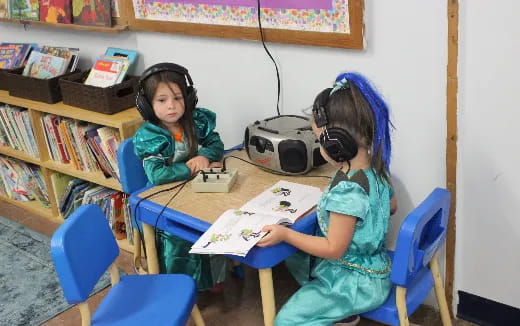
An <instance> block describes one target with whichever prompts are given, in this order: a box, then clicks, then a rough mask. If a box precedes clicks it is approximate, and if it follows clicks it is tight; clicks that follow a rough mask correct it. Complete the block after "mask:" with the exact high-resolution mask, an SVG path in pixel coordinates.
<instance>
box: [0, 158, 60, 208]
mask: <svg viewBox="0 0 520 326" xmlns="http://www.w3.org/2000/svg"><path fill="white" fill-rule="evenodd" d="M47 194H48V192H47V188H46V187H45V183H44V182H43V176H42V173H41V171H40V169H39V168H38V167H37V166H33V165H31V164H26V163H25V162H23V161H20V160H17V159H14V158H11V157H7V156H0V195H2V196H5V197H8V198H11V199H13V200H18V201H30V200H37V201H38V202H40V204H41V205H42V206H43V207H47V208H48V207H49V206H50V203H49V197H48V195H47Z"/></svg>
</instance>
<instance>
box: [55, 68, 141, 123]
mask: <svg viewBox="0 0 520 326" xmlns="http://www.w3.org/2000/svg"><path fill="white" fill-rule="evenodd" d="M88 74H89V71H84V72H81V73H76V74H72V75H69V76H67V77H63V78H61V79H60V87H61V93H62V94H63V103H64V104H68V105H72V106H76V107H79V108H82V109H86V110H90V111H96V112H99V113H104V114H114V113H117V112H120V111H122V110H125V109H128V108H130V107H133V106H135V96H136V94H137V86H138V82H139V77H135V76H126V77H125V80H124V81H123V82H122V83H119V84H116V85H113V86H110V87H97V86H91V85H85V84H83V82H84V81H85V79H86V78H87V76H88Z"/></svg>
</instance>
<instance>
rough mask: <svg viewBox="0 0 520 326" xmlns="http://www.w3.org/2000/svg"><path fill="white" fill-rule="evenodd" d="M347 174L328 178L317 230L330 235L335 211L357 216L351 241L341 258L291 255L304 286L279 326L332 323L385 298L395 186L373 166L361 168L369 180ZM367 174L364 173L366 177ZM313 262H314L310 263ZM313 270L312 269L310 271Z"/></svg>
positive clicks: (289, 262) (278, 321) (281, 316)
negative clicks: (359, 181)
mask: <svg viewBox="0 0 520 326" xmlns="http://www.w3.org/2000/svg"><path fill="white" fill-rule="evenodd" d="M357 172H358V171H352V172H350V173H349V175H348V176H345V175H344V174H343V172H341V171H339V172H338V174H343V176H342V178H340V180H342V181H339V182H337V181H335V180H337V178H336V177H338V175H336V177H335V178H333V180H332V181H331V182H330V183H329V185H328V187H327V189H326V190H325V191H324V193H323V194H322V196H321V198H320V201H319V202H318V205H317V216H318V225H319V228H318V230H317V231H316V235H317V236H321V237H326V236H327V232H328V228H329V217H330V212H337V213H341V214H345V215H350V216H355V217H357V222H356V229H355V232H354V236H353V238H352V241H351V243H350V245H349V247H348V249H347V251H346V252H345V254H344V255H343V257H341V258H340V259H321V258H315V261H314V263H313V264H312V263H311V259H310V257H309V255H308V254H305V253H303V252H301V251H300V252H298V253H296V254H295V255H293V256H291V257H289V258H288V259H287V260H286V263H287V266H288V267H289V270H290V271H291V273H292V274H293V276H294V277H295V278H296V280H297V281H298V282H299V283H300V285H302V287H301V288H300V289H299V290H298V291H297V292H296V293H295V294H294V295H293V296H292V297H291V298H290V299H289V301H288V302H287V303H286V304H285V305H284V306H283V307H282V309H281V310H280V312H279V313H278V315H277V316H276V320H275V325H276V326H285V325H287V326H293V325H299V326H300V325H313V326H314V325H316V326H317V325H320V326H321V325H323V326H325V325H332V324H333V323H334V322H336V321H339V320H341V319H343V318H346V317H349V316H352V315H356V314H360V313H363V312H366V311H370V310H372V309H375V308H377V307H378V306H380V305H381V304H383V303H384V302H385V300H386V298H387V297H388V294H389V293H390V290H391V287H392V285H391V282H390V279H389V274H390V267H391V262H390V258H389V257H388V255H387V253H386V247H385V239H386V234H387V231H388V225H389V218H390V198H391V197H392V195H393V193H392V189H391V187H390V186H389V185H388V183H387V182H384V181H382V180H381V179H379V178H377V177H376V175H375V174H374V172H373V170H371V169H366V170H360V171H359V173H358V175H359V174H360V173H361V174H364V176H366V178H365V180H366V181H367V182H366V186H365V187H363V186H362V185H360V184H359V183H357V182H354V181H350V177H352V176H353V175H355V174H356V173H357ZM364 176H363V178H364ZM311 264H312V267H311ZM309 271H310V273H309Z"/></svg>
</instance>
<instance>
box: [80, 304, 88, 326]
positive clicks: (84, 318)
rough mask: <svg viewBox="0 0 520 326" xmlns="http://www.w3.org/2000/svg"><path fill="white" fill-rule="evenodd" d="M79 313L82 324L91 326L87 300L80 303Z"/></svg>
mask: <svg viewBox="0 0 520 326" xmlns="http://www.w3.org/2000/svg"><path fill="white" fill-rule="evenodd" d="M78 307H79V313H80V314H81V326H90V309H89V308H88V303H87V302H82V303H79V304H78Z"/></svg>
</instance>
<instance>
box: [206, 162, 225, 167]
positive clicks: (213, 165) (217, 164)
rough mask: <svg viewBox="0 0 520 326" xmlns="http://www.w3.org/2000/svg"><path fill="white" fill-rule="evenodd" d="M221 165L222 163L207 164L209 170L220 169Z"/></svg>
mask: <svg viewBox="0 0 520 326" xmlns="http://www.w3.org/2000/svg"><path fill="white" fill-rule="evenodd" d="M222 166H223V165H222V162H211V163H210V164H209V167H210V168H221V167H222Z"/></svg>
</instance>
